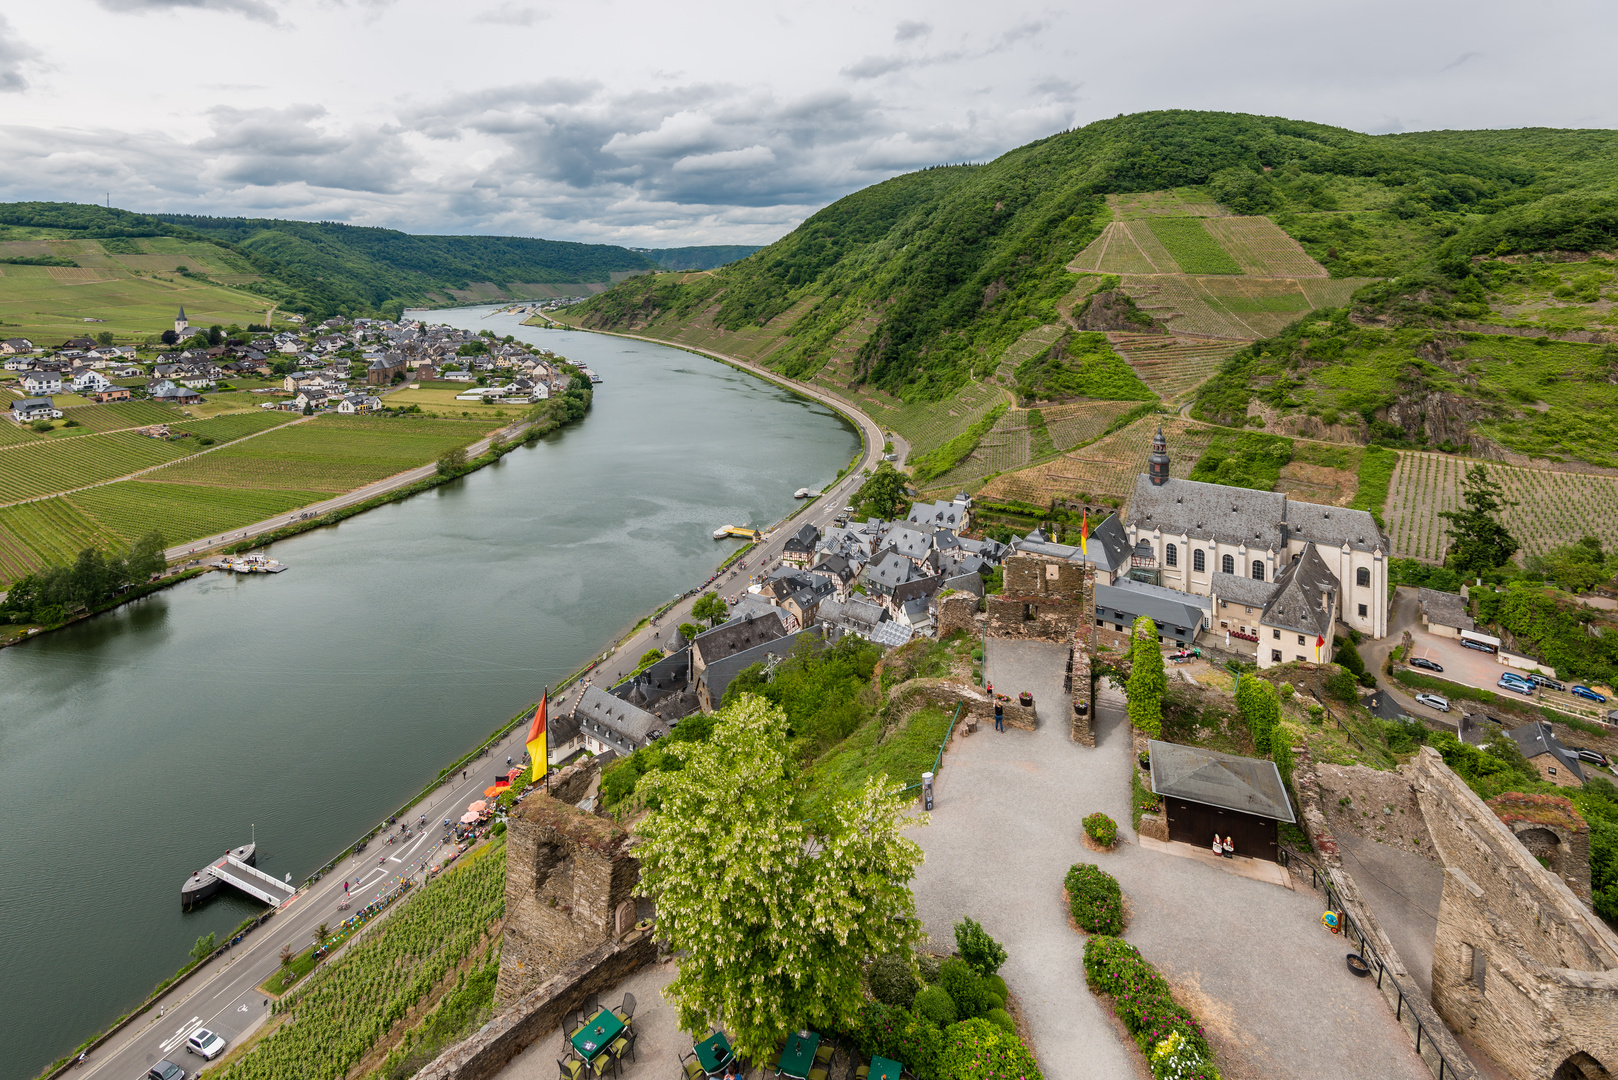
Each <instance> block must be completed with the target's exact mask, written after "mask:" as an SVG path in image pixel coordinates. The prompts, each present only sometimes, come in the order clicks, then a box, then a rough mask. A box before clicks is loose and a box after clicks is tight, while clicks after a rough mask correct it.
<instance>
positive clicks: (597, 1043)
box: [573, 1009, 624, 1061]
mask: <svg viewBox="0 0 1618 1080" xmlns="http://www.w3.org/2000/svg"><path fill="white" fill-rule="evenodd" d="M623 1030H624V1022H623V1021H622V1020H620V1019H618V1017H616V1016H614V1015H613V1014H612V1012H611V1011H610V1010H608V1009H602V1010H601V1011H600V1012H598V1013H596V1014H595V1016H593V1017H591V1018H590V1022H589V1023H588V1024H585V1025H584V1026H583V1027H582V1028H580V1029H579V1030H578V1031H576V1032H574V1034H573V1049H574V1050H577V1051H578V1054H579V1057H581V1058H583V1059H584V1060H585V1061H594V1060H595V1058H596V1056H597V1055H598V1054H600V1053H601V1051H603V1050H605V1049H606V1048H607V1047H608V1046H610V1045H612V1040H614V1039H616V1038H617V1037H618V1035H619V1033H620V1032H622V1031H623Z"/></svg>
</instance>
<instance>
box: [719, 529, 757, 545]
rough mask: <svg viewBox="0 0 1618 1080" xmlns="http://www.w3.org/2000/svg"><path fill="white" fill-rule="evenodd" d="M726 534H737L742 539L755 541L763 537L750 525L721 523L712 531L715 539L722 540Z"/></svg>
mask: <svg viewBox="0 0 1618 1080" xmlns="http://www.w3.org/2000/svg"><path fill="white" fill-rule="evenodd" d="M727 536H739V537H741V538H742V539H743V540H752V541H754V542H755V543H756V542H757V541H759V540H762V539H764V537H763V536H762V535H760V533H759V531H758V530H757V529H755V528H753V527H752V526H751V525H721V526H720V527H719V528H717V529H715V530H714V531H713V538H714V539H715V540H723V539H725V537H727Z"/></svg>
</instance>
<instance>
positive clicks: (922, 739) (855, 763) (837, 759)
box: [804, 706, 954, 802]
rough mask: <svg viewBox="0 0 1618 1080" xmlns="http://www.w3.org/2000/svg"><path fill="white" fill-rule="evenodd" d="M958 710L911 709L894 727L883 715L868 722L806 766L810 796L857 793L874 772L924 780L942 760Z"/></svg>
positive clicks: (899, 778)
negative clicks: (887, 725)
mask: <svg viewBox="0 0 1618 1080" xmlns="http://www.w3.org/2000/svg"><path fill="white" fill-rule="evenodd" d="M953 715H954V712H953V710H951V711H950V712H945V711H944V710H943V709H940V708H937V707H935V706H928V707H926V708H924V709H919V710H917V711H916V712H914V713H911V714H910V716H909V717H908V718H907V719H906V720H905V721H904V723H903V724H902V725H901V726H900V727H899V728H898V729H897V730H895V731H892V732H884V731H883V726H882V721H881V720H880V719H873V720H868V721H866V723H865V724H864V726H862V727H861V728H860V729H859V730H858V731H856V732H855V733H854V734H852V735H850V736H849V737H848V738H847V739H845V740H843V741H842V742H840V743H838V744H837V746H836V747H835V748H834V749H833V750H832V751H831V752H830V753H828V754H827V755H826V756H825V757H823V758H821V759H820V760H819V761H817V762H815V763H814V764H813V765H812V766H810V767H809V768H808V769H807V770H805V773H804V779H805V780H806V786H807V788H808V790H809V791H810V792H812V795H811V796H810V801H811V802H818V801H819V800H823V799H828V798H840V797H842V796H845V795H857V794H858V793H859V792H860V790H861V789H862V788H863V787H864V785H865V782H866V781H867V780H869V779H870V778H871V777H873V776H883V775H885V776H887V777H888V779H890V780H893V781H895V782H897V783H900V784H919V783H921V774H922V773H924V772H927V771H929V770H931V769H932V767H933V765H934V763H935V762H936V761H937V760H938V748H939V745H940V744H941V743H943V741H944V736H945V735H947V734H948V733H949V726H950V720H951V719H952V717H953Z"/></svg>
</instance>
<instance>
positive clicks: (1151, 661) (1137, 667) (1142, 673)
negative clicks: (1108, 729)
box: [1126, 615, 1169, 739]
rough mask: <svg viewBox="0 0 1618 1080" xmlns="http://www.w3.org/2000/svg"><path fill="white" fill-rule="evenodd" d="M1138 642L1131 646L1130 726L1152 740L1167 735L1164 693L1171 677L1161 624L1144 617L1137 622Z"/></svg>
mask: <svg viewBox="0 0 1618 1080" xmlns="http://www.w3.org/2000/svg"><path fill="white" fill-rule="evenodd" d="M1134 638H1135V640H1134V642H1133V643H1132V644H1131V646H1130V650H1129V659H1130V670H1129V686H1128V688H1127V689H1126V696H1127V697H1128V698H1129V722H1130V723H1131V724H1132V725H1134V727H1135V730H1137V731H1141V732H1144V733H1145V734H1146V735H1147V736H1148V737H1150V738H1153V739H1155V738H1157V737H1158V736H1159V735H1161V734H1162V733H1163V692H1164V691H1165V690H1167V689H1168V685H1169V680H1168V676H1167V675H1166V674H1164V672H1163V650H1162V649H1161V648H1160V647H1159V646H1158V642H1157V624H1156V623H1155V622H1153V621H1152V620H1151V619H1150V618H1149V617H1147V616H1145V615H1142V616H1141V617H1140V618H1138V619H1136V620H1135V628H1134Z"/></svg>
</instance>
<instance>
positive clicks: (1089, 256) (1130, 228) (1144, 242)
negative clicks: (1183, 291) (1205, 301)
mask: <svg viewBox="0 0 1618 1080" xmlns="http://www.w3.org/2000/svg"><path fill="white" fill-rule="evenodd" d="M1067 268H1068V269H1069V270H1071V271H1073V272H1074V273H1092V274H1097V273H1099V274H1178V273H1180V272H1181V270H1180V265H1179V264H1178V263H1177V262H1175V261H1174V256H1172V255H1170V254H1169V251H1168V249H1167V248H1166V247H1164V246H1163V242H1162V241H1161V240H1159V239H1158V238H1157V235H1156V234H1155V233H1153V231H1152V229H1151V227H1150V224H1149V223H1148V222H1145V221H1114V222H1111V223H1109V224H1108V225H1107V227H1106V228H1105V229H1103V230H1102V231H1101V235H1100V236H1098V237H1096V238H1095V239H1094V240H1092V241H1091V242H1090V244H1089V246H1088V247H1086V248H1085V249H1084V250H1083V251H1081V252H1079V254H1078V255H1077V256H1076V257H1075V258H1074V260H1073V261H1072V262H1070V263H1068V264H1067Z"/></svg>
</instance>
